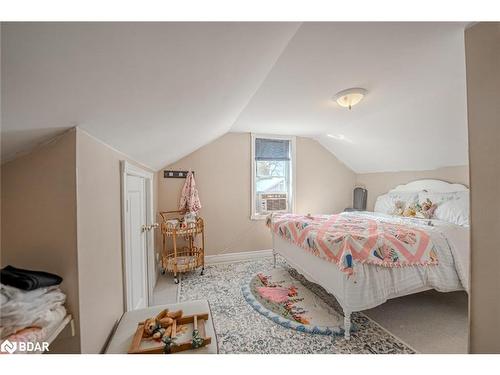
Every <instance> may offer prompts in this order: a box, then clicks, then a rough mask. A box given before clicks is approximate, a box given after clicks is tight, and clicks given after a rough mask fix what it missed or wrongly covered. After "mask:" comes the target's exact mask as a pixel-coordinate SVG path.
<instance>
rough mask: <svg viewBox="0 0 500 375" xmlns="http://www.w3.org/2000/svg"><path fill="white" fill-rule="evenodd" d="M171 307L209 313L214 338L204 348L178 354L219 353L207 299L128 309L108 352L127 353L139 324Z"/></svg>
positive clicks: (187, 312) (209, 333)
mask: <svg viewBox="0 0 500 375" xmlns="http://www.w3.org/2000/svg"><path fill="white" fill-rule="evenodd" d="M164 309H169V310H170V311H176V310H182V312H183V314H184V315H193V314H202V313H208V320H207V322H206V326H205V329H206V333H207V336H210V337H211V338H212V342H211V343H210V344H209V345H207V346H204V347H202V348H198V349H193V350H187V351H184V352H179V353H176V354H217V353H218V346H217V337H216V336H215V329H214V325H213V321H212V312H211V311H210V305H209V304H208V301H207V300H197V301H189V302H181V303H172V304H168V305H159V306H151V307H148V308H145V309H140V310H133V311H128V312H126V313H125V314H123V315H122V317H121V319H120V322H119V323H118V327H117V328H116V331H115V333H114V334H113V336H112V337H111V340H110V342H109V345H108V347H107V348H106V352H105V353H106V354H127V352H128V349H129V347H130V344H131V343H132V338H133V337H134V334H135V331H136V329H137V324H138V323H139V322H141V321H144V320H146V319H148V318H152V317H154V316H156V315H157V314H158V313H159V312H160V311H162V310H164Z"/></svg>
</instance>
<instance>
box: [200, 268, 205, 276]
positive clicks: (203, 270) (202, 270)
mask: <svg viewBox="0 0 500 375" xmlns="http://www.w3.org/2000/svg"><path fill="white" fill-rule="evenodd" d="M203 272H205V267H203V268H202V269H201V273H200V276H203Z"/></svg>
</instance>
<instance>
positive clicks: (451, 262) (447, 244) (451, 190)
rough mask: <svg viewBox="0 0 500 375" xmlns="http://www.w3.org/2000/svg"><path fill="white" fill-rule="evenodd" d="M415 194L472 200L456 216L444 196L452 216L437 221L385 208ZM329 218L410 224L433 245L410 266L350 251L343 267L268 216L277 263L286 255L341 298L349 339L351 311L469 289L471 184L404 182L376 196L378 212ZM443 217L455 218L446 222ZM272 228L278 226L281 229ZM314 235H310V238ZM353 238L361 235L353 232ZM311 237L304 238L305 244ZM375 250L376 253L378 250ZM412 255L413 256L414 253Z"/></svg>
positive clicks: (310, 276)
mask: <svg viewBox="0 0 500 375" xmlns="http://www.w3.org/2000/svg"><path fill="white" fill-rule="evenodd" d="M415 194H416V195H417V197H420V196H422V195H423V196H430V197H433V198H435V197H445V199H451V198H450V197H456V196H463V197H466V198H464V199H466V200H467V205H466V206H464V208H463V210H462V211H463V212H461V213H460V212H459V213H458V214H457V213H456V212H455V211H453V207H452V209H450V208H449V207H448V208H446V207H445V206H446V205H450V204H448V203H447V202H448V201H447V200H443V202H444V203H443V204H442V207H443V209H441V211H442V213H441V214H440V215H441V216H443V215H445V214H446V215H448V216H446V217H445V216H443V217H440V218H437V219H436V218H429V219H428V218H424V219H420V218H413V217H412V218H408V217H402V216H396V215H394V213H393V212H390V213H389V212H385V213H384V212H381V211H383V206H384V200H386V199H387V196H388V197H398V196H403V197H414V196H415ZM426 194H427V195H426ZM412 199H413V198H412ZM443 199H444V198H443ZM453 199H455V198H453ZM379 202H380V204H379ZM452 203H453V202H452ZM453 204H455V203H453ZM461 204H462V203H461ZM437 207H439V205H438V206H437ZM445 210H448V211H449V212H446V211H445ZM450 212H451V213H450ZM460 214H461V215H462V220H461V221H458V223H457V222H456V220H458V219H456V218H457V217H459V216H460ZM449 215H451V219H449V217H450V216H449ZM457 215H458V216H457ZM321 216H326V215H321ZM329 216H330V217H332V218H333V217H335V220H343V221H346V222H349V223H350V222H355V223H357V222H361V223H363V222H368V223H373V225H382V226H383V228H385V226H389V227H391V226H393V227H396V228H406V229H408V231H410V232H412V233H413V232H414V233H420V234H421V235H422V236H424V237H425V239H426V240H427V241H429V243H430V245H429V246H428V248H429V249H430V252H429V254H427V255H428V259H420V260H419V261H418V262H417V261H415V262H414V264H413V263H411V262H409V263H408V264H404V262H399V263H392V264H386V263H384V262H383V261H382V260H380V263H377V262H376V261H377V257H374V256H372V258H373V259H375V261H373V262H370V261H369V260H368V258H367V259H366V261H356V259H349V257H350V255H348V256H347V258H346V257H344V258H343V261H344V262H346V259H347V263H348V264H347V265H344V266H342V265H341V264H340V261H339V263H336V262H334V261H333V260H332V261H328V260H327V259H326V258H325V257H323V258H322V257H321V256H319V255H318V253H317V252H318V251H317V249H312V248H308V246H302V243H298V242H297V241H294V240H293V236H286V235H283V233H282V231H281V230H282V227H280V216H279V215H278V216H275V215H273V216H272V217H270V218H269V220H268V225H269V226H270V228H271V233H272V237H273V254H274V257H275V264H276V254H279V255H281V256H282V257H284V258H285V260H286V261H287V263H288V264H289V265H290V266H292V267H294V268H296V269H297V271H299V272H300V273H302V274H303V275H304V276H305V277H306V278H307V279H309V280H310V281H312V282H315V283H317V284H319V285H321V286H322V287H323V288H325V289H326V290H327V291H328V292H329V293H331V294H333V295H334V296H335V297H336V298H337V300H338V302H339V304H340V305H341V306H342V308H343V310H344V336H345V338H346V339H349V338H350V330H351V313H352V312H355V311H362V310H366V309H370V308H373V307H375V306H378V305H380V304H382V303H384V302H386V301H387V300H388V299H391V298H397V297H401V296H405V295H409V294H414V293H419V292H422V291H425V290H429V289H435V290H437V291H440V292H451V291H457V290H465V291H467V292H468V289H469V255H470V250H469V226H468V188H467V187H466V186H464V185H460V184H450V183H447V182H444V181H439V180H419V181H414V182H411V183H408V184H406V185H399V186H397V187H396V188H394V189H393V190H391V191H389V192H388V193H387V194H386V195H383V196H380V197H379V198H378V199H377V204H376V206H375V212H367V211H362V212H344V213H342V214H339V215H329ZM438 216H439V215H438ZM443 218H446V219H447V220H450V221H446V220H443ZM303 219H304V220H306V221H307V220H309V219H310V220H313V219H314V218H312V217H309V216H306V217H303ZM322 219H324V220H330V219H329V218H328V217H326V218H324V217H322ZM288 220H290V219H288ZM284 221H286V220H285V219H283V218H282V217H281V223H283V222H284ZM287 224H288V225H289V226H292V227H293V226H294V225H295V226H297V225H299V224H296V223H292V224H290V221H288V222H287ZM273 225H274V226H273ZM273 228H276V231H275V230H273ZM311 233H312V232H310V233H309V235H310V236H311ZM382 234H383V233H382ZM349 237H356V236H355V235H353V236H350V235H349ZM307 241H309V240H307ZM307 241H304V244H306V242H307ZM307 243H308V242H307ZM371 251H372V252H373V253H374V254H375V252H374V251H373V250H371ZM422 254H423V255H425V254H424V252H423V251H422ZM422 254H421V255H422ZM370 255H372V254H370ZM375 255H376V254H375ZM423 255H422V256H423ZM408 256H411V254H409V255H408ZM412 259H413V258H412ZM415 259H416V258H415ZM399 260H400V259H399ZM389 263H390V262H389Z"/></svg>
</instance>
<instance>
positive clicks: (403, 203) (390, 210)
mask: <svg viewBox="0 0 500 375" xmlns="http://www.w3.org/2000/svg"><path fill="white" fill-rule="evenodd" d="M417 201H418V192H413V191H393V192H389V193H387V194H383V195H380V196H379V197H378V198H377V200H376V201H375V208H374V211H375V212H381V213H384V214H389V215H394V214H395V210H396V208H397V207H396V203H397V205H398V207H401V208H402V209H403V211H404V209H405V208H406V207H409V206H410V205H412V204H414V203H416V202H417Z"/></svg>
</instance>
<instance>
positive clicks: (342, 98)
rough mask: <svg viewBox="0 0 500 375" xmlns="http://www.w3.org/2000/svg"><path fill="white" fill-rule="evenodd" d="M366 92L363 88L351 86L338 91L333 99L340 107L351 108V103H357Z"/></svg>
mask: <svg viewBox="0 0 500 375" xmlns="http://www.w3.org/2000/svg"><path fill="white" fill-rule="evenodd" d="M367 92H368V91H366V90H365V89H362V88H359V87H353V88H351V89H347V90H342V91H340V92H338V93H337V94H336V95H335V96H334V99H335V101H336V102H337V103H338V105H340V106H341V107H344V108H349V109H351V108H352V106H353V105H356V104H358V103H359V102H360V101H361V100H362V99H363V97H364V96H365V95H366V93H367Z"/></svg>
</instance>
